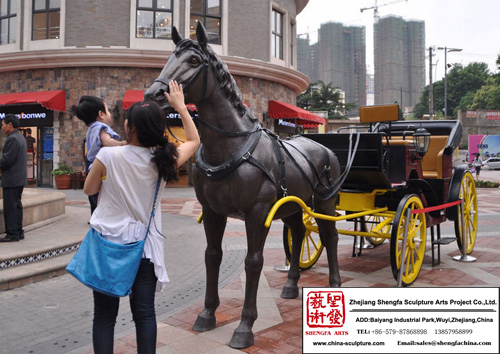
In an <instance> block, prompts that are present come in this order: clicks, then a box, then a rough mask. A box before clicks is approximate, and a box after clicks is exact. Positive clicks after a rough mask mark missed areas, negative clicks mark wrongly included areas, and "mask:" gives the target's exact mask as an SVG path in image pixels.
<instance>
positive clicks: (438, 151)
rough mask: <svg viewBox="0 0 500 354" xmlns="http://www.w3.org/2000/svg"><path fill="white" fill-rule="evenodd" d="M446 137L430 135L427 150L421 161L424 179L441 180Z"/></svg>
mask: <svg viewBox="0 0 500 354" xmlns="http://www.w3.org/2000/svg"><path fill="white" fill-rule="evenodd" d="M447 141H448V136H447V135H431V141H430V143H429V150H428V151H427V154H425V156H424V158H423V160H422V175H423V176H424V178H443V153H444V148H445V147H446V142H447Z"/></svg>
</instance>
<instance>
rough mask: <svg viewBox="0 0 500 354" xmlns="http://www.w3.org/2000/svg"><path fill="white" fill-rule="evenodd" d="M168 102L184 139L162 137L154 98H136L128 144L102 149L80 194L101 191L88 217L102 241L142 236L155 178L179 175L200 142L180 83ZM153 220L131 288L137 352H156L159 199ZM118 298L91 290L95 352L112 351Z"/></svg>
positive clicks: (161, 270)
mask: <svg viewBox="0 0 500 354" xmlns="http://www.w3.org/2000/svg"><path fill="white" fill-rule="evenodd" d="M169 86H170V94H168V93H165V96H166V97H167V99H168V101H169V102H170V104H171V106H172V107H173V108H174V109H175V110H176V111H177V112H178V113H179V114H180V116H181V120H182V124H183V126H184V130H185V134H186V135H185V136H186V141H185V142H184V143H183V144H181V145H180V146H178V147H176V146H175V145H174V144H172V143H170V142H169V141H168V139H167V137H166V135H165V129H166V117H165V113H164V111H163V110H162V109H161V107H160V106H159V105H158V104H157V103H156V102H153V101H143V102H137V103H135V104H134V105H132V106H131V107H130V108H129V109H128V111H127V113H126V120H125V123H124V128H125V134H126V139H127V145H125V146H120V147H112V148H109V147H103V148H102V149H101V150H100V151H99V152H98V154H97V156H96V158H95V160H94V164H93V167H92V168H91V169H90V172H89V175H88V176H87V178H86V180H85V186H84V188H83V190H84V192H85V193H86V194H88V195H93V194H95V193H98V192H99V204H98V205H97V208H96V210H95V211H94V213H93V214H92V217H91V219H90V224H91V226H92V227H93V228H94V229H95V230H96V231H98V232H99V233H101V234H102V235H103V237H105V238H106V239H108V240H110V241H113V242H118V243H130V242H134V241H137V240H141V239H143V238H144V235H145V233H146V228H147V227H146V226H147V225H148V221H149V218H150V216H151V209H152V204H153V200H154V195H155V190H156V186H157V182H158V178H161V181H162V183H161V184H160V188H159V191H158V195H159V196H160V198H159V199H160V200H161V195H162V192H163V189H164V187H165V182H166V183H168V182H172V181H175V180H177V179H178V176H177V167H178V166H181V165H182V164H183V163H184V162H186V161H187V160H188V159H189V158H190V157H191V156H192V155H193V154H194V152H195V151H196V149H197V147H198V146H199V144H200V138H199V136H198V132H197V130H196V127H195V125H194V122H193V121H192V119H191V117H190V115H189V112H188V110H187V108H186V105H185V103H184V94H183V92H182V85H179V84H177V82H175V81H171V82H170V84H169ZM155 214H156V215H157V216H156V217H155V218H154V219H153V220H152V222H151V227H150V230H149V234H148V237H147V239H146V242H145V246H144V253H143V257H142V261H141V264H140V266H139V271H138V272H137V276H136V278H135V281H134V285H133V286H132V294H131V295H130V307H131V311H132V318H133V320H134V322H135V327H136V338H137V339H136V340H137V352H138V353H143V354H147V353H154V352H155V350H156V332H157V328H156V315H155V305H154V296H155V295H154V294H155V291H161V290H162V289H163V288H164V286H165V285H166V283H167V282H168V276H167V272H166V268H165V260H164V253H163V250H164V245H163V241H164V236H163V235H161V232H160V230H161V228H162V225H161V203H160V202H157V204H156V206H155ZM119 302H120V299H119V298H116V297H110V296H107V295H104V294H102V293H99V292H97V291H94V322H93V330H92V340H93V345H94V352H95V353H97V354H99V353H110V354H111V353H113V341H114V338H113V336H114V326H115V323H116V317H117V314H118V307H119Z"/></svg>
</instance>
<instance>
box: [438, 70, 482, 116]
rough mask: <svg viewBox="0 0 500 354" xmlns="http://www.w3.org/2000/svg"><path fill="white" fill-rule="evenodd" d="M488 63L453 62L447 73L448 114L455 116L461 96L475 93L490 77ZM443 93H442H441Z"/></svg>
mask: <svg viewBox="0 0 500 354" xmlns="http://www.w3.org/2000/svg"><path fill="white" fill-rule="evenodd" d="M490 75H491V74H490V71H489V70H488V64H486V63H477V62H474V63H470V64H469V65H467V66H466V67H463V66H462V65H461V64H455V65H454V66H453V68H452V69H451V70H450V71H449V73H448V114H450V113H451V112H453V115H454V117H456V116H457V111H458V106H459V104H460V101H461V100H462V97H464V96H465V95H466V94H467V93H468V92H473V93H475V92H476V91H477V90H479V89H480V88H481V87H482V86H483V85H484V84H486V80H487V79H488V77H490ZM443 95H444V94H443Z"/></svg>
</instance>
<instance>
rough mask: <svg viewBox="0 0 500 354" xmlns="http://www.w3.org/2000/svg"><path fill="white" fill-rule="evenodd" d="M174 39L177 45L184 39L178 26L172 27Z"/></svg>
mask: <svg viewBox="0 0 500 354" xmlns="http://www.w3.org/2000/svg"><path fill="white" fill-rule="evenodd" d="M172 40H173V41H174V44H175V45H177V43H179V42H180V41H182V36H181V35H180V33H179V31H177V27H175V26H173V27H172Z"/></svg>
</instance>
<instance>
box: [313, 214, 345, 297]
mask: <svg viewBox="0 0 500 354" xmlns="http://www.w3.org/2000/svg"><path fill="white" fill-rule="evenodd" d="M316 222H317V224H318V228H319V237H320V238H321V243H323V245H324V246H325V249H326V255H327V257H328V268H329V272H330V277H329V282H330V287H332V288H339V287H340V283H341V280H340V271H339V262H338V258H337V246H338V242H339V234H338V232H337V227H336V225H335V222H334V221H327V220H321V219H316Z"/></svg>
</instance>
